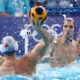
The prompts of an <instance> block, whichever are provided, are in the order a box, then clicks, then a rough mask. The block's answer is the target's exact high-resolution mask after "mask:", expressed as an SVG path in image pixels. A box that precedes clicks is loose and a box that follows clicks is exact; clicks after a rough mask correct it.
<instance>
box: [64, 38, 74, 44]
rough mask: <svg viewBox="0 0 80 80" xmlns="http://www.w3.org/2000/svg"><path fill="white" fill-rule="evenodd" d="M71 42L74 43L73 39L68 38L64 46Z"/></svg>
mask: <svg viewBox="0 0 80 80" xmlns="http://www.w3.org/2000/svg"><path fill="white" fill-rule="evenodd" d="M69 42H72V38H68V37H67V38H66V40H65V43H64V44H69Z"/></svg>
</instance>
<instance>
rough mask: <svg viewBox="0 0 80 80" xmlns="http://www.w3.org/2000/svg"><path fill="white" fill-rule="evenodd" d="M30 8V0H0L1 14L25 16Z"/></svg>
mask: <svg viewBox="0 0 80 80" xmlns="http://www.w3.org/2000/svg"><path fill="white" fill-rule="evenodd" d="M29 10H30V0H0V16H16V17H20V16H24V15H25V14H27V12H29Z"/></svg>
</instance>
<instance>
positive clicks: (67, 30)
mask: <svg viewBox="0 0 80 80" xmlns="http://www.w3.org/2000/svg"><path fill="white" fill-rule="evenodd" d="M63 34H64V35H66V36H73V34H74V23H73V22H72V21H65V22H64V24H63Z"/></svg>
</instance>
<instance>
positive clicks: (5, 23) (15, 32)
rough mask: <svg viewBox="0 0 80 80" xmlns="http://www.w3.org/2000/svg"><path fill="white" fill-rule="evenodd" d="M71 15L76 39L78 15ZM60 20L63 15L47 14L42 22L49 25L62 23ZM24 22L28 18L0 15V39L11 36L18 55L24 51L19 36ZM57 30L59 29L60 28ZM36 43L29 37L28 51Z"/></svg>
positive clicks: (25, 22)
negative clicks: (73, 20) (17, 46)
mask: <svg viewBox="0 0 80 80" xmlns="http://www.w3.org/2000/svg"><path fill="white" fill-rule="evenodd" d="M69 17H70V16H69ZM71 17H73V18H74V19H75V26H76V32H75V34H74V39H76V34H77V31H78V30H79V27H80V15H75V16H71ZM62 21H63V16H48V18H47V20H46V21H45V23H44V24H47V25H49V26H50V27H51V26H52V25H53V24H60V25H62ZM25 24H26V25H27V24H29V22H28V18H15V17H0V41H1V40H2V38H3V37H4V36H6V35H10V36H13V37H14V38H15V39H16V40H17V41H18V43H19V52H18V54H20V55H21V54H23V53H24V39H23V38H22V37H21V36H20V31H21V30H22V29H25ZM30 29H32V27H30ZM32 31H34V30H32ZM58 31H61V28H60V29H59V30H58ZM36 43H37V42H36V41H35V40H34V39H33V37H29V46H28V48H29V51H30V50H31V49H32V48H33V47H34V45H35V44H36Z"/></svg>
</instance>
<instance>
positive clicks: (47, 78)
mask: <svg viewBox="0 0 80 80" xmlns="http://www.w3.org/2000/svg"><path fill="white" fill-rule="evenodd" d="M0 80H80V62H77V61H75V62H73V63H71V64H70V65H67V66H65V67H63V68H60V67H56V68H51V67H50V65H49V64H48V63H40V64H38V65H37V67H36V73H35V74H34V75H33V76H32V77H30V76H26V77H25V76H21V75H13V76H9V75H7V76H2V77H0Z"/></svg>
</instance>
